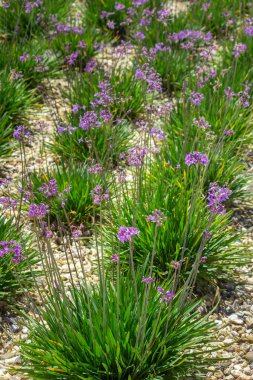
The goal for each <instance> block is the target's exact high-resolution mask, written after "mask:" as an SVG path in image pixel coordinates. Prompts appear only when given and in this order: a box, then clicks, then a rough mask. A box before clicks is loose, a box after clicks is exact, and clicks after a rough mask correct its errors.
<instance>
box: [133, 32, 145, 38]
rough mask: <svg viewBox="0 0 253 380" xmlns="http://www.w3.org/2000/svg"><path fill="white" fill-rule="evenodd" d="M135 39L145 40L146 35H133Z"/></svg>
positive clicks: (139, 33) (140, 33) (138, 33)
mask: <svg viewBox="0 0 253 380" xmlns="http://www.w3.org/2000/svg"><path fill="white" fill-rule="evenodd" d="M133 38H139V39H140V40H145V34H143V33H142V32H136V33H135V34H134V35H133Z"/></svg>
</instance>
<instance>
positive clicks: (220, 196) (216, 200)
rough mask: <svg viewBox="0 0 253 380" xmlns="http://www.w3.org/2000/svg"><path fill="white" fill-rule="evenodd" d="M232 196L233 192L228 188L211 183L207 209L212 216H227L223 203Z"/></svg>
mask: <svg viewBox="0 0 253 380" xmlns="http://www.w3.org/2000/svg"><path fill="white" fill-rule="evenodd" d="M231 194H232V191H231V190H229V189H228V188H227V187H220V186H218V185H217V183H216V182H213V183H211V184H210V187H209V189H208V195H207V200H208V205H207V207H208V208H209V210H210V212H211V213H212V214H225V213H226V210H225V208H224V205H223V204H222V203H223V202H225V201H227V200H228V199H229V197H230V195H231Z"/></svg>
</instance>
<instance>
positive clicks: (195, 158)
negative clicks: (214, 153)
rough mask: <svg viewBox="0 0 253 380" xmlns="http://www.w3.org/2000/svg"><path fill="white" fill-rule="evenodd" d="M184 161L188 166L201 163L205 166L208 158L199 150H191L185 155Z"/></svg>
mask: <svg viewBox="0 0 253 380" xmlns="http://www.w3.org/2000/svg"><path fill="white" fill-rule="evenodd" d="M185 163H186V165H188V166H191V165H197V164H201V165H203V166H206V165H207V163H208V158H207V155H206V154H202V153H200V152H196V151H194V152H191V153H189V154H187V155H186V156H185Z"/></svg>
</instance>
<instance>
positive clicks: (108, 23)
mask: <svg viewBox="0 0 253 380" xmlns="http://www.w3.org/2000/svg"><path fill="white" fill-rule="evenodd" d="M106 26H107V28H109V29H111V30H113V29H115V22H114V21H111V20H108V21H107V23H106Z"/></svg>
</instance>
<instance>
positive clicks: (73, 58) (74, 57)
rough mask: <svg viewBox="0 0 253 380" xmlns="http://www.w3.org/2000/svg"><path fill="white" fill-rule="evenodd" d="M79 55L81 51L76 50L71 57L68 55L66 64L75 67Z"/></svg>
mask: <svg viewBox="0 0 253 380" xmlns="http://www.w3.org/2000/svg"><path fill="white" fill-rule="evenodd" d="M79 55H80V51H79V50H76V51H74V52H73V53H71V54H70V55H68V56H67V57H66V63H67V65H69V66H73V65H74V64H75V63H76V61H77V58H78V57H79Z"/></svg>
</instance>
